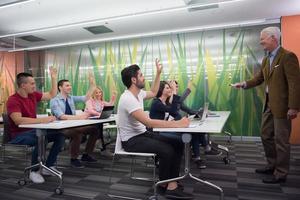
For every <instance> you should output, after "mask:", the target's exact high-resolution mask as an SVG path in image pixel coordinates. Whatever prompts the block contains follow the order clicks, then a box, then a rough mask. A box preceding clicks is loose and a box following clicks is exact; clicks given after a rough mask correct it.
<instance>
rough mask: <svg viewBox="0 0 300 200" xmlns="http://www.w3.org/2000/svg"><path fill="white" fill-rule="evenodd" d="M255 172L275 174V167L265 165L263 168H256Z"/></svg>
mask: <svg viewBox="0 0 300 200" xmlns="http://www.w3.org/2000/svg"><path fill="white" fill-rule="evenodd" d="M255 172H256V173H258V174H273V172H274V169H273V168H268V167H263V168H258V169H256V170H255Z"/></svg>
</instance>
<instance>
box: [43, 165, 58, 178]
mask: <svg viewBox="0 0 300 200" xmlns="http://www.w3.org/2000/svg"><path fill="white" fill-rule="evenodd" d="M49 168H50V169H52V170H53V171H55V172H57V173H58V174H60V175H62V174H63V173H62V172H61V171H58V170H57V169H56V167H54V166H51V167H49ZM42 174H43V175H45V176H55V175H54V174H52V173H51V172H49V171H48V170H46V169H45V168H43V169H42Z"/></svg>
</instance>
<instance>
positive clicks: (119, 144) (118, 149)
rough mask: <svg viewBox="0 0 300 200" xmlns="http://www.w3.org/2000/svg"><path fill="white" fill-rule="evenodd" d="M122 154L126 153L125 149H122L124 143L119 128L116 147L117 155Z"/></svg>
mask: <svg viewBox="0 0 300 200" xmlns="http://www.w3.org/2000/svg"><path fill="white" fill-rule="evenodd" d="M120 152H124V149H123V147H122V141H121V136H120V132H119V128H117V138H116V145H115V154H118V153H120Z"/></svg>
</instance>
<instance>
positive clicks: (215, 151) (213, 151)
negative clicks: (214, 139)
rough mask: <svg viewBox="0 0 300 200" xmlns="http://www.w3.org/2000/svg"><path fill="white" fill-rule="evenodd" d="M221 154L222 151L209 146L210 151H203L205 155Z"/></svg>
mask: <svg viewBox="0 0 300 200" xmlns="http://www.w3.org/2000/svg"><path fill="white" fill-rule="evenodd" d="M221 154H222V151H219V150H216V149H214V148H211V150H210V151H205V155H207V156H220V155H221Z"/></svg>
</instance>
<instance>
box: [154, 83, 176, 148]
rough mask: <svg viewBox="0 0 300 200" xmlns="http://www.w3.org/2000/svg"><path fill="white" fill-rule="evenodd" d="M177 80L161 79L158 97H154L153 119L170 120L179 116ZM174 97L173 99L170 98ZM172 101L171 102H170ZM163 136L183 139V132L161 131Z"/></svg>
mask: <svg viewBox="0 0 300 200" xmlns="http://www.w3.org/2000/svg"><path fill="white" fill-rule="evenodd" d="M175 87H176V84H175V82H174V81H173V82H170V83H168V82H166V81H161V82H160V85H159V89H158V92H157V94H156V98H154V99H153V101H152V104H151V107H150V113H149V116H150V118H151V119H160V120H168V118H170V116H171V117H173V118H176V116H177V114H178V113H177V106H178V104H179V99H180V97H179V96H177V95H176V88H175ZM170 98H172V99H170ZM170 101H171V102H170ZM159 134H160V135H161V136H164V137H168V138H170V139H175V140H178V141H179V142H180V141H181V135H182V134H181V133H175V132H160V133H159Z"/></svg>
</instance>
